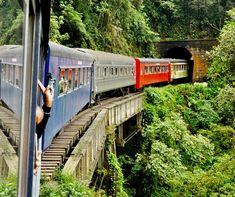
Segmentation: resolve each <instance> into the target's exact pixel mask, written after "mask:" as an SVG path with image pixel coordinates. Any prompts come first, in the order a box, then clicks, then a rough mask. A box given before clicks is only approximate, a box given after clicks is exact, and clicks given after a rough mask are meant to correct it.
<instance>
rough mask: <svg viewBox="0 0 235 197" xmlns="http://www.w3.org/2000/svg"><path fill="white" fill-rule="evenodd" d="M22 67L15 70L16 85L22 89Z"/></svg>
mask: <svg viewBox="0 0 235 197" xmlns="http://www.w3.org/2000/svg"><path fill="white" fill-rule="evenodd" d="M20 76H21V75H20V67H19V66H16V68H15V85H16V86H17V87H20Z"/></svg>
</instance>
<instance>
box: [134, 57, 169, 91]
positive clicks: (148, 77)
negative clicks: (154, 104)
mask: <svg viewBox="0 0 235 197" xmlns="http://www.w3.org/2000/svg"><path fill="white" fill-rule="evenodd" d="M135 61H136V85H135V87H136V89H141V88H143V87H144V86H146V85H151V84H156V83H163V82H170V81H171V74H170V71H171V70H170V62H169V60H167V59H152V58H135Z"/></svg>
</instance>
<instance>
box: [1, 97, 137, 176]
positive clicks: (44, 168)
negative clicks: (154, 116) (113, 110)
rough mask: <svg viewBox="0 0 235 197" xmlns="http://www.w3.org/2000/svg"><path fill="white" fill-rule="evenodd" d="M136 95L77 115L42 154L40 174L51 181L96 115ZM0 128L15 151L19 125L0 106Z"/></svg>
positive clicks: (95, 106)
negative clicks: (109, 106)
mask: <svg viewBox="0 0 235 197" xmlns="http://www.w3.org/2000/svg"><path fill="white" fill-rule="evenodd" d="M136 94H138V93H134V94H129V95H127V96H124V97H114V98H109V99H104V100H102V101H100V102H99V104H97V105H94V106H92V107H90V108H88V109H86V110H84V111H82V112H80V113H79V114H77V115H75V116H74V117H73V118H72V119H71V120H70V121H69V122H68V123H67V124H66V125H65V126H64V127H63V128H62V129H61V130H60V131H59V133H58V134H57V136H55V138H54V139H53V141H52V143H51V145H50V146H49V147H48V148H47V149H46V150H45V151H44V152H43V153H42V162H41V173H42V175H43V176H44V177H45V178H46V179H51V178H52V176H53V173H54V172H55V170H56V169H58V168H61V167H62V166H63V165H64V164H65V162H66V161H67V159H68V158H69V156H70V154H71V152H72V151H73V149H74V147H75V146H76V145H77V144H78V143H79V140H80V139H81V138H82V136H83V135H84V133H85V132H86V130H87V129H88V128H89V126H90V125H91V123H92V122H93V120H94V119H95V117H96V116H97V114H98V113H99V112H100V111H101V110H102V109H103V108H106V107H107V106H108V105H110V104H113V103H115V102H117V101H121V100H124V99H126V98H129V97H132V96H133V95H136ZM0 127H1V129H2V130H3V131H4V134H5V135H6V136H7V137H8V140H9V142H10V143H11V144H12V146H13V147H14V148H15V150H16V151H17V148H18V145H19V131H20V123H19V120H18V119H17V118H16V116H15V114H14V113H12V112H11V111H10V110H8V109H6V108H5V107H3V106H0Z"/></svg>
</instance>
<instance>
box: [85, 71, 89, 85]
mask: <svg viewBox="0 0 235 197" xmlns="http://www.w3.org/2000/svg"><path fill="white" fill-rule="evenodd" d="M85 69H86V84H88V83H89V75H88V70H89V68H85Z"/></svg>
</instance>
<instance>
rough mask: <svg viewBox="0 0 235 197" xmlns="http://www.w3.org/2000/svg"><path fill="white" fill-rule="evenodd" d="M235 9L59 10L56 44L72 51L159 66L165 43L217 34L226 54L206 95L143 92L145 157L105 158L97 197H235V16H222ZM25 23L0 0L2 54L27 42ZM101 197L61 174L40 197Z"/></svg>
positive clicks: (3, 189)
mask: <svg viewBox="0 0 235 197" xmlns="http://www.w3.org/2000/svg"><path fill="white" fill-rule="evenodd" d="M233 2H234V1H232V0H224V1H215V0H208V1H199V0H190V1H187V0H174V1H173V0H166V1H162V0H156V1H151V0H145V1H142V0H130V1H128V0H121V1H115V0H111V1H107V0H88V1H83V0H73V1H72V0H70V1H69V0H68V1H66V0H61V1H54V2H53V6H52V19H51V32H50V34H51V40H53V41H56V42H59V43H62V44H65V45H68V46H72V47H88V48H93V49H100V50H107V51H113V52H118V53H123V54H130V55H133V54H134V55H139V56H142V55H145V56H152V55H155V50H154V43H155V42H156V41H157V40H159V38H161V39H185V38H206V37H211V36H212V37H216V36H217V35H218V34H219V45H218V46H216V47H215V48H214V49H213V50H212V51H211V53H210V57H211V67H210V68H209V73H208V86H207V87H205V86H202V85H191V84H186V85H178V86H167V87H161V88H153V87H148V88H146V89H145V96H146V97H145V98H146V100H145V110H144V120H143V130H142V133H141V136H139V140H141V143H140V142H139V144H141V146H140V149H139V150H138V153H137V154H136V155H135V156H134V157H133V155H128V154H124V155H121V156H119V157H118V158H117V157H116V155H115V154H113V153H111V152H110V151H109V150H107V158H108V164H107V166H108V167H107V169H102V170H100V174H101V175H102V176H101V177H102V180H101V181H100V184H101V185H100V186H99V188H98V189H100V188H103V189H104V190H102V192H101V191H98V193H99V192H100V193H99V194H100V195H103V196H105V194H104V192H106V194H107V195H116V196H234V194H235V173H234V172H235V165H234V164H235V87H234V85H235V83H234V81H235V76H234V73H235V54H234V51H235V37H234V31H235V9H231V10H230V11H229V12H225V11H226V10H229V9H230V8H231V7H233V6H234V3H233ZM153 8H155V9H153ZM6 10H7V11H6ZM211 10H213V12H212V11H211ZM189 13H190V14H189ZM22 17H23V14H22V12H21V10H20V9H19V7H18V6H17V5H16V4H15V3H14V1H7V0H0V21H1V22H0V35H1V37H0V43H1V44H3V43H6V44H14V43H20V42H21V36H18V35H19V34H20V33H21V26H22V22H21V21H22ZM225 18H226V20H225ZM222 27H223V28H222ZM221 28H222V29H221ZM104 177H106V178H104ZM104 179H106V180H105V181H104ZM107 180H108V181H107ZM107 183H108V184H107ZM102 184H103V186H102ZM105 184H106V185H105ZM104 185H105V186H104ZM98 193H95V191H93V190H90V189H89V188H87V187H85V186H83V185H79V184H78V182H77V181H76V180H74V179H73V178H71V177H67V176H64V175H61V174H60V172H58V173H57V175H56V176H55V178H54V180H53V181H52V182H49V183H48V182H46V181H42V187H41V194H40V195H41V196H96V195H98ZM15 195H16V181H15V178H13V179H9V180H0V196H15Z"/></svg>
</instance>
